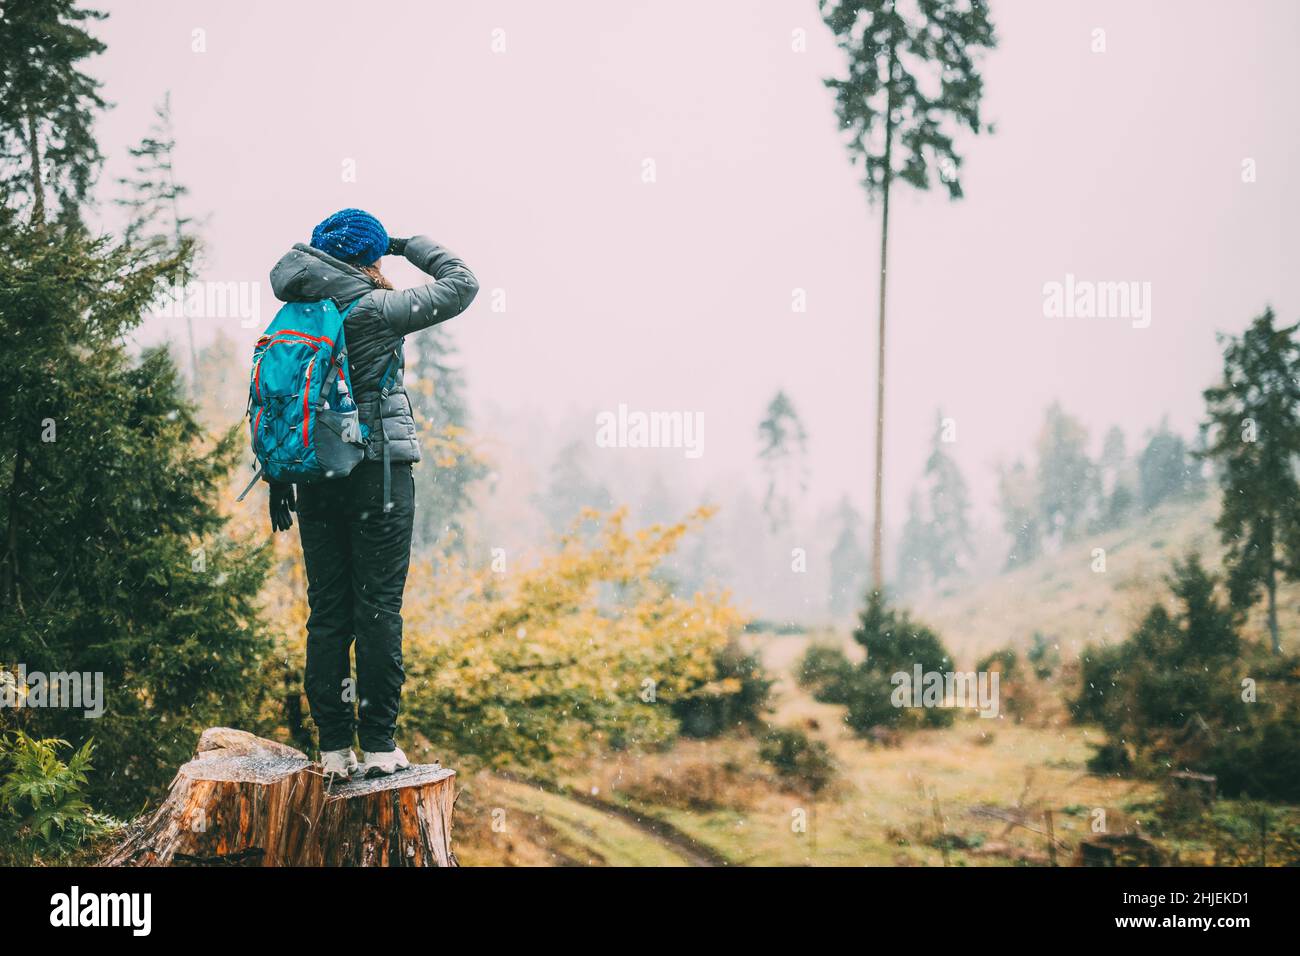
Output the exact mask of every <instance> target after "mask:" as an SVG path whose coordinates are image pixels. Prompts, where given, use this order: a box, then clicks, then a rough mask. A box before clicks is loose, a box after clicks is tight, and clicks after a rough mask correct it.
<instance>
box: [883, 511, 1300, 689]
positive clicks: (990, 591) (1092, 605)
mask: <svg viewBox="0 0 1300 956" xmlns="http://www.w3.org/2000/svg"><path fill="white" fill-rule="evenodd" d="M1218 511H1219V504H1218V498H1217V496H1214V495H1212V496H1210V497H1206V498H1200V499H1195V500H1192V501H1178V502H1171V503H1168V504H1166V505H1163V506H1161V507H1160V508H1157V509H1156V510H1155V511H1153V512H1152V513H1151V514H1149V515H1147V516H1145V517H1143V518H1141V519H1139V520H1138V521H1135V522H1133V523H1132V524H1130V525H1128V526H1127V527H1124V528H1121V529H1118V530H1116V531H1112V532H1108V533H1106V534H1099V535H1095V536H1088V537H1084V538H1081V539H1080V540H1078V541H1077V542H1074V543H1073V544H1072V545H1070V546H1069V547H1067V548H1065V549H1063V550H1061V551H1059V552H1057V553H1055V554H1050V555H1045V556H1043V557H1041V558H1039V559H1038V560H1036V561H1034V562H1032V563H1030V564H1028V565H1026V566H1024V567H1021V568H1017V569H1015V570H1013V571H1010V572H1007V573H1004V574H990V575H986V576H978V577H973V578H970V579H968V580H966V581H964V582H961V583H960V584H957V585H954V586H952V587H950V588H945V589H944V590H941V591H930V592H926V593H918V594H911V595H907V596H906V598H905V599H904V602H903V603H905V604H907V605H908V606H910V607H911V608H912V609H913V611H914V612H915V614H916V616H917V617H918V618H920V619H921V620H923V621H924V622H926V623H927V624H929V625H931V626H932V627H934V628H936V629H937V630H938V631H939V633H940V634H942V635H943V639H944V642H945V643H946V644H947V645H948V647H949V648H951V649H952V651H953V653H954V654H955V655H956V657H957V661H958V663H959V664H960V665H962V666H972V665H973V664H974V662H975V661H976V660H977V659H978V658H979V657H981V656H982V655H984V654H987V653H989V652H990V651H994V650H997V649H999V648H1002V647H1006V646H1008V645H1010V646H1013V647H1025V646H1027V645H1028V644H1029V642H1030V641H1031V640H1032V639H1033V635H1034V633H1035V632H1039V633H1042V634H1043V635H1044V636H1049V637H1052V638H1054V639H1055V641H1056V642H1057V643H1058V644H1059V647H1060V651H1061V655H1062V657H1064V658H1066V659H1067V660H1068V659H1071V658H1074V657H1076V656H1077V655H1078V652H1079V650H1080V649H1081V648H1082V647H1084V646H1086V645H1087V644H1090V643H1102V642H1111V641H1118V640H1123V639H1124V638H1126V637H1127V636H1128V635H1129V633H1130V632H1131V631H1132V629H1133V627H1134V626H1135V625H1136V623H1137V622H1138V620H1139V619H1140V618H1141V617H1142V616H1143V615H1144V614H1145V613H1146V611H1147V609H1148V608H1149V607H1150V606H1151V604H1152V603H1153V602H1155V601H1157V600H1162V599H1164V598H1165V597H1166V595H1167V589H1166V588H1165V587H1164V584H1163V582H1164V578H1165V576H1166V575H1167V574H1168V572H1169V568H1170V565H1171V563H1172V562H1173V561H1174V559H1176V558H1180V557H1182V556H1184V555H1186V554H1187V553H1188V552H1189V551H1193V550H1196V551H1200V553H1201V554H1202V555H1203V557H1204V558H1205V560H1206V564H1207V566H1209V567H1211V568H1215V569H1217V568H1218V566H1219V563H1220V560H1221V557H1222V553H1223V548H1222V546H1221V545H1220V544H1219V533H1218V531H1217V530H1216V529H1215V527H1214V521H1215V517H1216V516H1217V515H1218ZM1094 548H1103V549H1104V550H1105V552H1106V570H1105V571H1104V572H1096V571H1093V570H1092V562H1093V553H1092V552H1093V549H1094ZM1278 605H1279V618H1280V621H1281V628H1282V640H1283V645H1284V646H1286V645H1287V643H1288V641H1287V635H1288V634H1292V635H1293V634H1294V633H1295V632H1296V628H1297V626H1298V625H1300V587H1297V585H1294V584H1284V585H1283V586H1282V587H1281V588H1280V589H1279V596H1278ZM1246 633H1247V634H1248V635H1249V636H1250V637H1252V638H1262V637H1263V636H1264V633H1265V632H1264V620H1263V609H1262V607H1257V608H1255V609H1254V610H1253V612H1252V613H1251V615H1250V618H1249V621H1248V625H1247V628H1246Z"/></svg>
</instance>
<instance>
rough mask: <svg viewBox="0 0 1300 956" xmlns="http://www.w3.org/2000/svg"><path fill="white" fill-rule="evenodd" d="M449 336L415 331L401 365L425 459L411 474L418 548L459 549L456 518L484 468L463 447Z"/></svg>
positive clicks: (461, 383)
mask: <svg viewBox="0 0 1300 956" xmlns="http://www.w3.org/2000/svg"><path fill="white" fill-rule="evenodd" d="M455 354H456V349H455V346H454V345H453V343H452V339H451V334H450V332H448V331H447V330H446V329H443V328H440V327H435V328H432V329H428V330H426V331H425V332H423V333H421V335H420V336H419V341H418V342H416V343H415V349H414V356H413V357H414V361H413V362H411V363H410V364H409V365H408V366H407V394H408V395H409V396H410V398H411V406H412V407H413V408H414V410H415V415H416V420H417V421H419V422H420V425H421V434H420V442H421V445H422V446H423V448H424V450H425V455H426V457H427V458H428V459H429V460H428V462H427V463H426V465H425V467H422V468H417V469H416V470H415V484H416V502H417V506H416V511H415V543H416V546H417V547H420V548H425V549H428V548H435V547H439V546H442V547H444V548H446V547H450V548H451V549H453V550H456V551H463V549H464V547H465V534H464V526H463V524H462V519H463V517H464V515H465V513H466V511H467V510H468V509H469V506H470V494H471V490H472V487H473V484H474V482H476V481H478V480H479V479H480V478H483V477H484V476H485V475H486V474H487V467H486V466H485V465H484V463H483V462H482V461H481V460H480V459H479V458H478V457H477V456H476V455H475V454H474V452H473V450H472V449H471V448H470V447H469V446H468V444H467V443H466V436H467V434H468V429H469V405H468V403H467V402H466V401H465V397H464V391H465V375H464V372H463V371H462V370H461V369H460V367H459V366H458V365H456V364H455V363H454V361H453V359H454V356H455Z"/></svg>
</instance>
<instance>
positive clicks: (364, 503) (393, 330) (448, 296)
mask: <svg viewBox="0 0 1300 956" xmlns="http://www.w3.org/2000/svg"><path fill="white" fill-rule="evenodd" d="M384 255H404V256H405V257H406V259H407V261H408V262H410V263H412V264H413V265H415V266H416V267H417V268H419V269H421V270H423V271H424V272H427V273H428V274H429V275H431V276H433V279H434V281H433V282H431V283H429V284H428V285H422V286H419V287H418V288H415V289H405V290H402V291H400V292H399V291H396V290H394V289H393V287H392V285H391V284H390V283H389V282H388V280H387V279H385V278H384V276H383V273H381V272H380V271H379V259H380V258H381V257H382V256H384ZM271 287H272V289H273V290H274V292H275V295H276V298H278V299H279V300H280V301H282V302H316V301H320V300H321V299H332V300H333V301H334V304H335V305H336V306H337V307H338V308H339V309H340V310H342V309H345V308H347V307H348V306H349V305H351V304H352V303H354V302H355V303H356V304H355V306H353V308H352V311H351V312H349V313H348V315H347V319H346V321H345V322H344V331H345V333H346V341H347V348H348V361H349V364H350V368H351V378H352V391H353V397H354V399H355V401H356V403H357V408H358V410H359V411H360V418H361V422H362V424H363V425H366V426H368V429H369V431H368V433H369V435H370V436H371V440H370V442H369V443H368V446H367V449H366V458H365V460H364V461H362V462H361V463H360V464H359V465H357V467H356V468H355V469H354V470H353V471H352V473H351V474H350V475H348V476H347V477H346V478H339V479H334V480H328V481H321V482H316V483H313V484H304V485H302V486H300V487H299V488H298V495H297V500H296V502H295V498H294V487H293V485H289V484H283V485H279V484H273V485H272V486H271V527H272V528H273V529H274V530H275V531H285V530H288V528H290V527H291V526H292V524H293V519H292V518H291V517H290V512H292V511H294V510H297V512H298V523H299V531H300V533H301V535H302V552H303V559H304V562H305V563H306V566H307V602H308V604H309V605H310V607H311V613H310V615H309V617H308V618H307V673H306V681H305V683H306V690H307V702H308V704H309V705H310V707H311V715H312V718H313V719H314V720H315V721H316V727H317V730H318V732H319V734H320V749H321V763H322V764H323V765H324V768H325V774H326V779H327V781H333V780H340V779H346V778H347V777H349V776H350V775H351V774H353V773H356V772H358V771H359V772H361V773H363V774H365V775H366V776H368V777H372V776H380V775H383V774H390V773H393V772H395V771H397V770H402V769H404V768H406V767H407V766H409V764H408V762H407V759H406V755H405V754H404V753H402V750H401V748H400V747H398V746H397V744H396V742H395V741H394V739H393V734H394V731H395V729H396V726H397V709H398V703H399V701H400V699H401V693H402V680H403V678H404V673H403V670H402V589H403V587H404V586H405V584H406V572H407V568H408V567H409V565H410V558H411V529H412V522H413V518H414V512H415V485H414V479H413V477H412V475H411V466H412V465H413V464H414V463H415V462H417V461H419V460H420V447H419V444H418V442H417V441H416V435H415V421H414V419H413V417H412V414H411V402H410V400H409V399H408V398H407V395H406V389H405V388H403V386H402V369H403V366H404V362H403V361H402V356H401V347H402V339H403V337H404V336H406V335H410V334H411V333H412V332H419V331H420V330H421V329H427V328H429V327H430V326H434V325H437V324H438V323H440V322H445V321H447V320H448V319H450V318H452V317H453V316H456V315H459V314H460V313H461V312H464V311H465V309H467V308H468V307H469V304H470V303H471V302H472V301H474V296H475V294H476V293H477V292H478V280H476V279H475V278H474V274H473V273H472V272H470V271H469V269H468V268H466V266H465V263H464V262H462V261H461V260H460V259H458V258H457V257H456V256H455V255H453V254H452V253H451V252H449V251H448V250H446V249H444V248H443V247H442V246H440V245H438V244H437V243H435V242H433V241H432V240H431V239H428V238H426V237H424V236H416V237H415V238H413V239H390V238H389V236H388V233H387V232H385V231H384V227H383V226H382V225H380V223H379V220H378V219H376V218H375V217H374V216H372V215H370V214H369V213H367V212H363V211H361V210H360V209H344V210H342V211H341V212H336V213H335V214H334V215H332V216H330V217H329V218H328V219H326V220H325V221H324V222H322V223H321V224H320V225H318V226H317V227H316V228H315V229H314V230H312V235H311V244H310V245H304V244H302V243H298V244H297V245H295V246H294V247H293V249H292V250H290V251H289V252H287V253H286V254H285V255H284V257H283V258H281V259H280V261H279V262H278V263H276V266H275V268H274V269H272V270H271ZM394 357H396V358H397V371H396V375H395V377H394V376H393V375H392V374H391V372H390V365H391V363H392V361H393V359H394ZM386 373H387V378H386ZM384 384H387V385H388V386H389V387H388V388H387V389H386V390H382V391H381V389H382V386H383V385H384ZM354 637H355V639H356V658H357V676H356V683H355V685H353V683H352V680H351V676H352V673H351V666H350V662H349V658H348V652H349V649H350V648H351V646H352V642H353V638H354ZM354 703H355V704H356V711H355V713H354V708H353V705H354ZM354 731H355V733H356V736H357V738H358V740H359V741H360V744H361V757H362V761H361V764H360V766H358V763H357V758H356V754H355V753H354V752H353V750H352V740H353V733H354Z"/></svg>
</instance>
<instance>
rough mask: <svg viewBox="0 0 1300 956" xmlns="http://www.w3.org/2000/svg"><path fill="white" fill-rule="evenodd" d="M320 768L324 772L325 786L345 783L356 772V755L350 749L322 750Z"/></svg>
mask: <svg viewBox="0 0 1300 956" xmlns="http://www.w3.org/2000/svg"><path fill="white" fill-rule="evenodd" d="M320 763H321V767H322V768H323V770H324V772H325V784H326V786H328V785H329V784H331V783H346V782H347V781H348V779H349V778H350V777H351V776H352V775H353V774H354V773H356V772H357V755H356V754H354V753H353V752H352V750H351V748H349V749H347V750H322V751H321V755H320Z"/></svg>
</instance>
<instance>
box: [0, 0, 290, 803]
mask: <svg viewBox="0 0 1300 956" xmlns="http://www.w3.org/2000/svg"><path fill="white" fill-rule="evenodd" d="M97 16H98V14H93V13H90V12H87V11H80V10H77V9H76V8H75V7H74V6H73V4H72V3H71V2H67V0H63V2H60V0H32V2H29V3H25V4H22V5H17V6H15V5H12V4H11V5H10V6H9V7H8V8H7V9H6V10H5V15H4V17H3V18H0V70H2V71H3V73H2V76H3V81H2V82H3V95H2V96H0V148H3V150H4V152H5V153H6V154H7V155H9V156H10V157H11V158H14V157H13V148H14V146H15V144H19V145H21V146H22V147H23V148H24V152H22V154H21V155H20V156H19V157H17V158H18V160H19V163H18V171H17V172H16V173H14V174H12V175H11V176H10V178H9V179H8V180H7V181H6V183H5V189H4V197H5V199H6V201H7V205H6V206H5V207H4V215H3V216H0V341H3V342H4V343H5V381H4V387H3V388H0V496H2V499H0V508H3V519H0V520H3V521H4V523H5V531H4V539H3V555H2V556H0V670H7V671H9V673H10V675H11V677H12V676H13V675H14V674H15V673H16V672H17V673H21V670H20V668H25V671H26V673H27V674H28V675H29V677H31V678H32V681H31V682H30V683H29V688H27V689H30V690H32V691H33V692H37V693H38V692H39V690H40V685H39V682H38V681H36V680H35V678H34V675H36V674H41V675H47V674H64V673H68V674H71V673H76V674H79V675H81V676H82V677H83V678H84V679H86V680H89V681H90V682H91V688H92V689H93V687H94V686H95V684H96V681H97V680H98V681H102V690H103V698H102V699H101V700H100V702H99V703H100V704H102V707H103V710H102V713H100V714H98V715H96V717H95V718H93V719H88V718H87V716H86V710H87V709H89V710H91V712H92V713H94V710H95V708H94V707H92V706H90V703H91V702H90V701H87V700H85V698H84V697H83V703H84V704H86V705H87V706H85V707H82V708H74V707H67V706H46V707H33V708H30V709H27V708H24V709H23V710H21V711H13V710H10V709H8V708H5V709H3V710H0V721H6V722H9V721H21V722H22V724H23V729H24V730H25V731H26V732H28V733H29V734H30V735H31V736H32V737H34V738H61V739H65V740H68V741H71V742H73V744H74V745H76V746H82V745H84V744H85V742H86V741H88V740H89V739H90V738H91V737H94V738H95V740H96V758H95V764H96V768H97V770H96V773H95V775H94V776H93V777H92V778H91V781H90V785H91V790H90V792H91V795H92V796H94V797H96V798H97V799H98V800H99V801H100V802H101V804H102V805H103V806H105V808H106V809H109V810H114V811H119V812H129V811H134V810H137V809H138V808H139V806H140V802H141V800H142V799H143V798H144V797H145V796H147V795H148V794H150V793H151V792H153V791H155V790H156V789H157V788H160V787H161V786H162V785H163V784H165V783H166V781H167V780H168V778H169V777H170V775H171V774H172V772H173V770H174V768H175V766H176V765H177V764H179V763H180V762H182V761H183V760H185V759H186V758H187V757H188V756H189V755H190V754H192V753H193V749H194V743H195V740H196V739H197V737H198V734H199V732H200V731H201V730H202V729H203V728H204V727H206V726H210V725H212V724H243V725H245V726H248V725H255V722H256V717H257V714H258V710H259V704H260V701H261V695H262V662H263V660H264V657H265V654H266V653H267V650H268V648H269V642H268V640H267V636H266V634H265V631H264V627H263V625H262V623H261V621H260V618H259V606H258V593H259V591H260V589H261V585H262V582H263V578H264V576H265V573H266V555H265V553H264V549H263V548H261V547H259V546H257V545H255V544H254V543H252V542H250V541H247V540H241V539H237V538H234V537H232V536H231V535H230V534H228V533H227V531H226V530H225V524H226V519H225V518H224V517H223V516H222V515H221V513H220V511H219V509H218V507H217V495H218V494H219V493H220V492H221V491H222V490H223V489H224V487H225V483H226V480H227V478H228V476H229V473H230V470H231V468H232V466H233V464H234V461H235V458H236V455H237V448H238V447H240V446H241V445H242V444H243V438H242V434H241V433H242V429H240V428H232V429H231V430H230V431H229V432H227V433H226V434H224V435H222V436H220V437H219V438H217V439H216V440H213V439H212V438H211V436H210V435H208V433H207V432H206V431H205V430H204V429H202V428H201V427H200V425H199V424H198V422H197V421H196V418H195V412H194V408H193V407H192V406H191V405H190V404H189V403H187V402H186V401H185V399H184V396H183V394H182V390H181V387H180V379H179V376H178V375H177V373H176V369H175V367H174V366H173V364H172V362H171V360H170V358H169V356H168V355H167V353H166V352H165V351H163V350H150V351H146V352H145V353H144V354H143V355H142V356H141V357H140V358H139V359H132V357H131V356H130V355H129V354H128V352H127V349H126V346H125V344H124V341H125V339H126V337H127V336H128V335H129V333H130V332H131V331H132V330H133V329H135V328H136V327H137V326H138V325H139V323H140V321H141V316H142V314H143V313H144V311H145V310H146V308H147V307H148V306H149V304H150V303H151V302H152V301H153V299H154V297H155V295H156V294H157V292H158V290H159V288H160V286H161V285H163V284H164V283H167V282H172V281H175V279H176V277H177V276H178V275H179V274H181V273H182V272H183V271H184V270H185V269H186V268H187V266H188V261H187V258H186V255H185V251H184V250H182V251H180V252H177V253H175V254H172V255H165V256H157V255H150V254H148V252H147V251H146V250H144V249H141V248H140V247H138V246H135V245H133V244H130V243H121V244H113V243H112V242H111V241H110V240H109V239H108V238H99V239H92V238H90V237H88V236H87V235H86V234H85V230H83V229H82V228H80V214H79V209H78V202H79V200H81V199H82V198H84V197H85V195H86V192H87V190H88V188H89V185H90V183H91V182H92V180H93V178H94V175H95V172H96V169H97V165H98V160H99V150H98V147H97V146H96V144H95V142H94V139H93V138H92V135H91V127H92V123H93V113H94V110H95V109H96V108H98V107H99V106H101V105H102V103H101V101H100V100H99V97H98V95H97V93H96V89H97V87H96V84H95V83H94V82H93V81H92V80H90V79H89V78H87V77H86V76H85V75H84V74H82V73H81V72H80V71H79V70H78V68H77V64H78V63H79V61H80V60H82V59H84V58H85V57H86V56H88V55H90V54H92V53H96V52H99V50H101V49H102V45H100V44H99V43H98V42H97V41H95V40H93V39H92V38H90V37H89V36H88V35H87V34H86V33H85V31H84V30H83V29H82V28H81V26H80V24H81V23H82V22H83V21H85V20H86V19H89V18H95V17H97ZM23 157H25V165H23ZM47 192H48V193H49V194H50V195H52V196H55V197H57V198H58V200H59V202H60V205H61V214H60V216H59V218H58V219H57V220H56V221H55V222H54V223H52V224H51V223H49V222H47V219H46V215H45V210H46V193H47ZM21 211H25V212H26V214H27V215H26V220H27V221H25V222H24V221H23V219H22V217H21V216H20V215H19V213H20V212H21ZM27 689H23V690H27ZM92 696H93V695H92Z"/></svg>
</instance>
